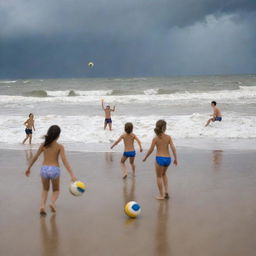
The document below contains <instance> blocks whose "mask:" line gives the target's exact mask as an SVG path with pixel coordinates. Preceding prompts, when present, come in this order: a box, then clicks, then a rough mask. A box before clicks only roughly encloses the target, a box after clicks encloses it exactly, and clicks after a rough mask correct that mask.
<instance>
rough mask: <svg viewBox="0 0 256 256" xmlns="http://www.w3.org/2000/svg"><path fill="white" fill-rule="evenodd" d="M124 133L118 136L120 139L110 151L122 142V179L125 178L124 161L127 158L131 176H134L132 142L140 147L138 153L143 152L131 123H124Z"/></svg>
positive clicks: (125, 168)
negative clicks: (131, 172) (135, 142)
mask: <svg viewBox="0 0 256 256" xmlns="http://www.w3.org/2000/svg"><path fill="white" fill-rule="evenodd" d="M124 130H125V133H124V134H123V135H121V136H120V138H119V139H118V140H117V141H116V142H115V143H114V144H113V145H112V146H111V149H112V148H114V147H115V146H116V145H117V144H118V143H119V142H120V141H121V140H123V141H124V153H123V156H122V158H121V168H122V170H123V179H126V178H127V174H128V171H127V167H126V165H125V161H126V160H127V159H128V158H129V159H130V164H131V167H132V171H133V175H135V164H134V160H135V155H136V151H135V149H134V141H135V140H136V141H137V143H138V144H139V147H140V152H142V151H143V149H142V146H141V142H140V140H139V139H138V137H137V136H136V135H135V134H134V133H133V132H132V131H133V124H132V123H126V124H125V126H124Z"/></svg>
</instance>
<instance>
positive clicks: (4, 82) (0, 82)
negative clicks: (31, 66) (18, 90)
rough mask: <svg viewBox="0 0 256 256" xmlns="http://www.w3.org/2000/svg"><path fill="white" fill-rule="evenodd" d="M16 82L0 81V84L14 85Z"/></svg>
mask: <svg viewBox="0 0 256 256" xmlns="http://www.w3.org/2000/svg"><path fill="white" fill-rule="evenodd" d="M16 82H17V81H16V80H13V81H1V80H0V84H14V83H16Z"/></svg>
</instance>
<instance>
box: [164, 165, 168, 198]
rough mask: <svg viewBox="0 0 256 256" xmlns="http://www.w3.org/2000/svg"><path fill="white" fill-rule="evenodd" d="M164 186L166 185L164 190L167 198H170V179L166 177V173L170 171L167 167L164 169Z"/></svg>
mask: <svg viewBox="0 0 256 256" xmlns="http://www.w3.org/2000/svg"><path fill="white" fill-rule="evenodd" d="M163 169H164V170H163V184H164V190H165V198H167V199H168V198H169V193H168V177H167V175H166V171H167V169H168V166H167V167H163Z"/></svg>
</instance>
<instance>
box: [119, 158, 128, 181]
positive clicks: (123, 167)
mask: <svg viewBox="0 0 256 256" xmlns="http://www.w3.org/2000/svg"><path fill="white" fill-rule="evenodd" d="M126 159H127V157H125V156H122V158H121V162H120V164H121V169H122V170H123V179H126V178H127V173H128V171H127V168H126V165H125V161H126Z"/></svg>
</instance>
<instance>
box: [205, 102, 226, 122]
mask: <svg viewBox="0 0 256 256" xmlns="http://www.w3.org/2000/svg"><path fill="white" fill-rule="evenodd" d="M216 105H217V102H216V101H212V102H211V106H212V108H213V114H212V115H211V116H212V118H210V119H209V120H208V121H207V123H206V125H205V126H208V125H209V124H210V122H215V121H219V122H221V121H222V115H221V112H220V109H219V108H218V107H216Z"/></svg>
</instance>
